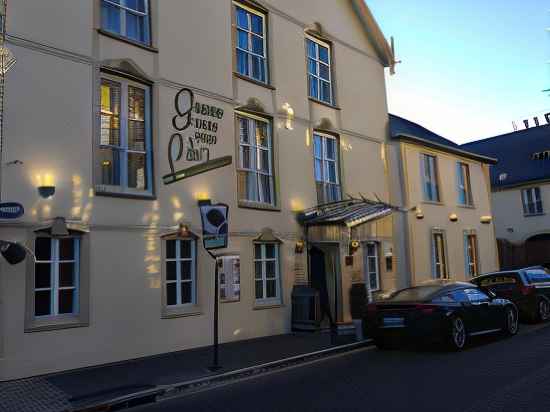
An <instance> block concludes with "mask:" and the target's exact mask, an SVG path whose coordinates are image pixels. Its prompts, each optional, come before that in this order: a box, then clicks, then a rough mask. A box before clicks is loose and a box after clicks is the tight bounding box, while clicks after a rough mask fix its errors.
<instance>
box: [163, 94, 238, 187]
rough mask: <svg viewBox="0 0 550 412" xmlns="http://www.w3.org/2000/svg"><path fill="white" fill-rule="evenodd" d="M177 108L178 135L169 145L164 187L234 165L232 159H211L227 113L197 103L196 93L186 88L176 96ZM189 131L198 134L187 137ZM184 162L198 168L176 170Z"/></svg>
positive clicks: (176, 124) (175, 104) (176, 134)
mask: <svg viewBox="0 0 550 412" xmlns="http://www.w3.org/2000/svg"><path fill="white" fill-rule="evenodd" d="M174 107H175V110H176V113H177V114H176V115H175V116H174V117H173V118H172V127H173V128H174V129H175V130H176V132H175V133H173V134H172V136H171V137H170V141H169V143H168V164H169V165H170V173H169V174H167V175H165V176H163V177H162V180H163V182H164V184H165V185H169V184H171V183H175V182H177V181H180V180H183V179H185V178H188V177H191V176H195V175H198V174H201V173H204V172H208V171H210V170H214V169H217V168H220V167H224V166H227V165H230V164H231V162H232V157H231V156H223V157H218V158H214V159H211V158H210V151H211V149H213V148H214V147H215V146H216V144H217V143H218V134H217V133H218V128H219V123H218V122H219V121H220V120H221V119H222V118H223V114H224V111H223V109H220V108H218V107H215V106H212V105H208V104H203V103H200V102H196V101H195V95H194V94H193V91H192V90H190V89H186V88H184V89H181V90H180V91H179V92H178V93H177V94H176V97H175V99H174ZM188 129H192V130H194V132H190V133H184V132H186V131H187V130H188ZM180 160H184V161H186V162H189V163H196V164H194V165H191V166H188V167H186V168H183V169H179V170H176V167H175V164H174V163H175V162H179V161H180Z"/></svg>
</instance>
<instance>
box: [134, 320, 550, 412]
mask: <svg viewBox="0 0 550 412" xmlns="http://www.w3.org/2000/svg"><path fill="white" fill-rule="evenodd" d="M522 326H523V330H522V331H521V332H520V334H519V335H518V336H515V337H513V338H506V339H499V338H484V339H481V338H479V339H478V340H477V341H476V342H474V344H473V345H471V346H470V347H469V348H468V349H467V350H465V351H463V352H459V353H447V352H442V351H434V350H431V351H428V350H412V349H408V350H395V351H388V352H385V351H379V350H377V349H374V348H372V349H367V350H362V351H358V352H353V353H349V354H346V355H343V356H339V357H335V358H331V359H327V360H323V361H320V362H316V363H311V364H308V365H302V366H299V367H295V368H291V369H287V370H284V371H279V372H276V373H272V374H269V375H265V376H261V377H258V378H253V379H248V380H244V381H241V382H237V383H233V384H230V385H226V386H222V387H218V388H213V389H210V390H207V391H204V392H200V393H196V394H191V395H187V396H185V397H181V398H176V399H172V400H168V401H164V402H159V403H156V404H153V405H149V406H144V407H140V408H136V409H134V411H136V412H137V411H139V412H153V411H155V412H156V411H163V412H171V411H174V412H176V411H177V412H180V411H193V412H198V411H239V412H242V411H262V412H267V411H284V412H290V411H367V412H393V411H396V412H397V411H407V412H413V411H422V412H428V411H430V412H431V411H434V412H436V411H437V412H518V411H520V412H535V411H536V412H549V411H550V327H548V326H549V325H544V327H540V326H536V327H533V326H530V327H526V326H525V325H522Z"/></svg>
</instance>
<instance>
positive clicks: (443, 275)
mask: <svg viewBox="0 0 550 412" xmlns="http://www.w3.org/2000/svg"><path fill="white" fill-rule="evenodd" d="M430 236H431V245H432V247H431V249H432V258H431V262H432V275H433V277H434V279H449V261H448V257H447V240H446V236H445V232H444V231H442V230H433V231H432V233H431V235H430ZM439 236H441V252H442V253H441V254H439V253H438V251H437V241H436V238H437V237H439ZM438 257H439V261H438V259H437V258H438ZM438 272H439V273H440V274H439V275H438Z"/></svg>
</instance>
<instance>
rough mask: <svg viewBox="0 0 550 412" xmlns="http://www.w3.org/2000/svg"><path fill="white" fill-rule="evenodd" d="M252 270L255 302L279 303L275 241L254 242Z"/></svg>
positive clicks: (277, 253)
mask: <svg viewBox="0 0 550 412" xmlns="http://www.w3.org/2000/svg"><path fill="white" fill-rule="evenodd" d="M254 271H255V272H254V273H255V276H254V279H255V291H256V303H260V304H280V303H281V285H280V270H279V245H278V244H277V243H255V244H254Z"/></svg>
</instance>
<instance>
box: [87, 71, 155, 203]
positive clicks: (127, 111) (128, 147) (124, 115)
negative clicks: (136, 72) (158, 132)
mask: <svg viewBox="0 0 550 412" xmlns="http://www.w3.org/2000/svg"><path fill="white" fill-rule="evenodd" d="M149 113H150V88H149V87H148V86H145V85H143V84H140V83H135V82H130V81H128V80H125V79H122V78H114V77H107V76H102V79H101V134H100V142H99V156H98V162H99V164H98V165H97V167H98V173H99V178H98V183H99V185H98V186H97V187H96V190H97V191H98V192H117V193H120V192H122V193H127V194H150V195H152V168H151V161H152V149H151V147H152V144H151V130H150V129H151V124H150V115H149Z"/></svg>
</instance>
